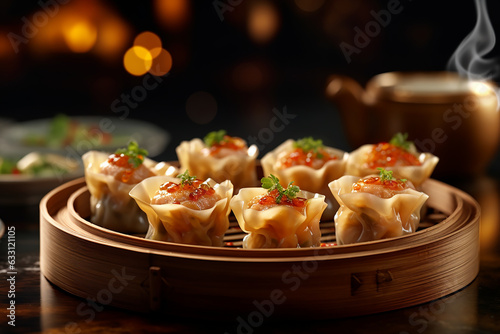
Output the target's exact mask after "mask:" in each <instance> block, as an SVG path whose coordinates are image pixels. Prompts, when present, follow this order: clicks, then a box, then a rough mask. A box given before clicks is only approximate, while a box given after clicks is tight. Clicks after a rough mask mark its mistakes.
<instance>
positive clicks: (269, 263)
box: [40, 178, 480, 319]
mask: <svg viewBox="0 0 500 334" xmlns="http://www.w3.org/2000/svg"><path fill="white" fill-rule="evenodd" d="M423 186H424V191H426V192H427V193H428V194H430V197H429V200H430V201H429V207H436V208H437V209H438V210H437V211H438V212H439V211H441V212H443V216H444V217H445V218H443V219H442V220H441V221H439V222H438V223H437V224H436V225H434V226H431V227H428V228H426V229H424V230H420V231H417V232H415V233H413V234H410V235H406V236H403V237H397V238H392V239H385V240H380V241H372V242H364V243H359V244H352V245H339V246H328V247H318V248H307V249H306V248H300V249H265V250H248V249H237V248H228V247H206V246H192V245H182V244H174V243H167V242H160V241H152V240H146V239H143V238H140V237H135V236H129V235H126V234H121V233H117V232H113V231H110V230H107V229H105V228H102V227H99V226H96V225H94V224H92V223H90V222H89V221H87V220H86V219H85V218H83V217H81V215H80V212H84V213H85V210H87V211H89V210H90V209H89V204H88V198H89V193H88V190H87V189H86V186H85V180H84V178H81V179H77V180H74V181H71V182H68V183H66V184H64V185H61V186H60V187H58V188H56V189H54V190H52V191H51V192H49V193H48V194H47V195H46V196H45V197H44V198H43V199H42V201H41V202H40V267H41V271H42V274H43V275H44V276H45V277H46V278H47V279H48V280H50V281H51V282H52V283H53V284H55V285H57V286H59V287H60V288H61V289H63V290H66V291H68V292H69V293H72V294H74V295H76V296H79V297H82V298H87V297H88V296H95V295H96V294H98V293H99V292H100V291H101V290H102V288H103V286H106V285H107V284H108V283H109V281H110V279H112V277H111V278H110V268H126V272H127V273H133V274H134V276H136V277H137V280H135V281H133V282H132V281H131V282H129V283H130V284H128V286H127V287H126V288H125V289H124V291H123V292H122V293H120V294H117V295H113V299H112V302H111V303H110V304H111V305H112V306H116V307H120V308H124V309H128V310H132V311H137V312H151V311H154V312H158V311H162V312H164V313H167V314H171V315H183V314H184V315H186V314H189V315H190V316H193V314H194V313H193V312H196V314H197V315H199V316H201V317H204V316H207V317H223V318H227V317H228V316H232V315H234V314H237V315H242V314H243V315H244V314H246V313H242V312H249V311H250V312H251V311H253V310H255V306H254V305H253V304H252V303H253V301H255V300H258V301H259V300H264V299H265V298H269V292H268V291H269V290H268V289H275V284H276V283H277V282H278V283H279V282H280V281H282V275H283V273H284V272H285V271H286V270H289V268H290V267H291V266H292V265H300V264H302V265H304V264H305V263H315V265H316V266H317V268H318V270H317V272H316V273H315V276H314V278H312V277H311V278H310V279H309V281H306V282H304V283H303V284H302V285H301V289H300V290H298V291H295V292H294V293H293V294H291V295H289V296H287V303H286V304H284V305H280V308H279V312H278V311H277V316H278V315H284V316H285V317H287V316H291V315H297V316H299V315H300V316H302V317H303V318H322V319H325V318H337V317H344V316H357V315H365V314H372V313H377V312H383V311H388V310H393V309H397V308H402V307H409V306H413V305H417V304H421V303H424V302H428V301H431V300H435V299H437V298H441V297H443V296H446V295H448V294H450V293H453V292H455V291H457V290H459V289H462V288H463V287H465V286H466V285H468V284H469V283H471V282H472V281H473V280H474V278H475V277H476V276H477V273H478V271H479V255H478V254H479V217H480V209H479V205H478V204H477V202H476V201H475V200H474V199H473V198H472V197H470V196H469V195H467V194H465V193H464V192H462V191H460V190H458V189H455V188H453V187H451V186H449V185H446V184H444V183H441V182H439V181H436V180H428V181H426V183H424V185H423ZM82 206H83V207H82ZM85 206H86V207H85ZM415 264H417V265H415ZM379 274H381V275H382V276H383V275H389V276H388V277H389V278H390V281H388V282H385V281H383V280H382V281H381V283H380V284H379V282H378V276H377V275H379ZM192 275H194V276H201V277H203V278H204V281H205V280H208V282H209V284H207V285H198V284H194V281H192V280H193V276H192ZM256 275H257V277H260V275H263V276H262V278H261V279H259V281H258V284H257V285H253V284H255V282H253V281H252V279H251V278H248V277H255V276H256ZM363 275H365V276H366V275H369V276H370V275H374V276H370V277H372V278H370V279H369V280H368V281H367V282H368V283H366V282H362V283H363V284H365V283H366V284H368V287H366V286H365V285H362V287H361V288H360V289H358V288H357V287H356V286H353V284H354V283H353V282H354V281H355V280H356V279H357V277H358V276H359V277H361V278H360V279H361V281H363V280H364V279H366V278H363V277H365V276H363ZM392 275H394V280H392V278H393V276H392ZM353 280H354V281H353ZM165 282H166V283H165ZM190 282H191V283H190ZM242 282H244V283H245V284H246V287H247V289H242V288H241V284H242ZM313 282H314V283H313ZM370 282H371V283H370ZM373 282H377V283H376V285H374V283H373ZM282 283H283V284H284V282H282ZM165 284H166V285H165ZM370 284H371V285H370ZM214 287H215V288H214ZM217 287H220V288H217ZM248 288H249V289H248ZM325 289H327V290H325ZM356 289H358V290H356ZM325 291H329V292H328V293H325ZM379 291H380V292H382V293H379ZM230 301H233V303H231V302H230ZM235 301H237V304H234V302H235ZM305 304H307V308H306V309H304V305H305ZM193 310H194V311H193ZM200 311H203V312H200ZM186 312H187V313H186ZM233 319H234V318H233Z"/></svg>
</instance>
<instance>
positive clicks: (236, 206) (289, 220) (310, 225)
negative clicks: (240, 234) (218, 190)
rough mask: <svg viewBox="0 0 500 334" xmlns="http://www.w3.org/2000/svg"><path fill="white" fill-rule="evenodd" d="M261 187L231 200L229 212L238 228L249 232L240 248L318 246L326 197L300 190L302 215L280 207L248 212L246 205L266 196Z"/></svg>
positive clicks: (245, 191) (245, 189)
mask: <svg viewBox="0 0 500 334" xmlns="http://www.w3.org/2000/svg"><path fill="white" fill-rule="evenodd" d="M266 192H267V190H266V189H263V188H257V187H255V188H244V189H241V190H240V192H239V193H238V195H236V196H234V197H233V199H232V200H231V209H232V210H233V213H234V215H235V217H236V219H237V220H238V224H239V225H240V228H241V229H242V230H243V231H244V232H246V233H249V234H248V235H246V236H245V238H244V239H243V248H247V249H253V248H298V247H317V246H319V245H320V239H321V231H320V228H319V222H320V218H321V215H322V213H323V211H324V210H325V208H326V206H327V204H326V203H325V196H324V195H321V194H314V193H311V192H308V191H300V192H299V193H298V194H297V196H298V197H304V198H307V199H308V201H307V203H306V208H305V214H302V213H300V212H298V211H297V210H295V209H294V208H291V207H288V206H285V205H279V206H276V207H272V208H270V209H267V210H263V211H258V210H254V209H248V208H247V204H248V202H249V201H250V200H251V199H253V198H254V197H255V196H258V195H262V194H264V193H266Z"/></svg>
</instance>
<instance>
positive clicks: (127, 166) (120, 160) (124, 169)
mask: <svg viewBox="0 0 500 334" xmlns="http://www.w3.org/2000/svg"><path fill="white" fill-rule="evenodd" d="M106 162H107V166H106V165H105V164H104V165H102V167H101V170H102V172H103V173H104V174H114V175H115V178H116V179H117V180H118V181H121V182H123V183H137V182H139V181H140V180H139V179H136V178H134V173H136V171H137V170H139V169H141V174H144V175H143V176H144V177H147V176H152V175H153V173H152V172H151V171H149V170H147V169H146V170H143V169H145V167H144V166H143V165H142V164H141V165H139V166H137V167H135V166H134V165H133V164H132V163H131V162H130V157H129V156H128V155H126V154H123V153H113V154H111V155H110V156H109V157H108V160H107V161H106ZM113 167H115V168H113ZM139 178H141V179H142V177H139Z"/></svg>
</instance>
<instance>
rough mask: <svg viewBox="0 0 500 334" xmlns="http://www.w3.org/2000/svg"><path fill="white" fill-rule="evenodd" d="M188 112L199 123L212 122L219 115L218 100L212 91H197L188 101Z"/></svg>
mask: <svg viewBox="0 0 500 334" xmlns="http://www.w3.org/2000/svg"><path fill="white" fill-rule="evenodd" d="M186 113H187V115H188V116H189V118H190V119H191V120H192V121H193V122H195V123H197V124H207V123H210V122H211V121H212V120H213V119H214V118H215V116H216V115H217V101H216V100H215V98H214V97H213V96H212V94H210V93H207V92H204V91H198V92H195V93H193V94H191V95H190V96H189V97H188V99H187V101H186Z"/></svg>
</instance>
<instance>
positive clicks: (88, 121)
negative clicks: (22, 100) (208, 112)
mask: <svg viewBox="0 0 500 334" xmlns="http://www.w3.org/2000/svg"><path fill="white" fill-rule="evenodd" d="M70 119H71V120H74V121H76V122H77V123H78V124H81V125H86V126H91V125H94V126H96V128H95V131H94V132H93V133H94V134H95V137H94V138H89V139H87V140H81V141H79V142H76V143H72V144H71V145H66V146H60V147H48V146H40V145H32V144H28V143H26V139H27V138H28V137H30V136H31V137H33V136H36V137H42V138H43V137H46V136H47V134H48V133H49V129H50V125H51V122H52V120H53V119H52V118H45V119H38V120H33V121H27V122H22V123H15V124H13V125H10V126H7V127H6V128H4V129H3V130H2V131H1V133H0V155H1V154H13V153H16V154H20V155H24V154H27V153H29V152H32V151H40V152H54V153H58V154H61V155H64V156H69V157H72V158H79V157H80V156H81V155H83V154H84V153H85V152H87V151H89V150H102V151H108V152H112V151H114V150H116V149H117V148H121V147H126V146H127V144H128V142H129V141H130V140H135V141H136V142H137V143H138V144H139V146H140V147H142V148H145V149H146V150H148V152H149V156H150V157H154V156H157V155H159V154H161V153H162V152H163V151H164V150H165V148H166V146H167V144H168V142H169V140H170V135H169V134H168V132H166V131H165V130H163V129H161V128H159V127H158V126H156V125H154V124H151V123H148V122H144V121H139V120H134V119H124V120H121V119H120V118H117V117H95V116H77V117H70ZM104 134H110V135H111V138H112V140H111V142H110V143H109V144H106V145H102V144H98V143H97V142H98V141H97V140H96V139H95V138H99V137H100V136H102V135H104Z"/></svg>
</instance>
